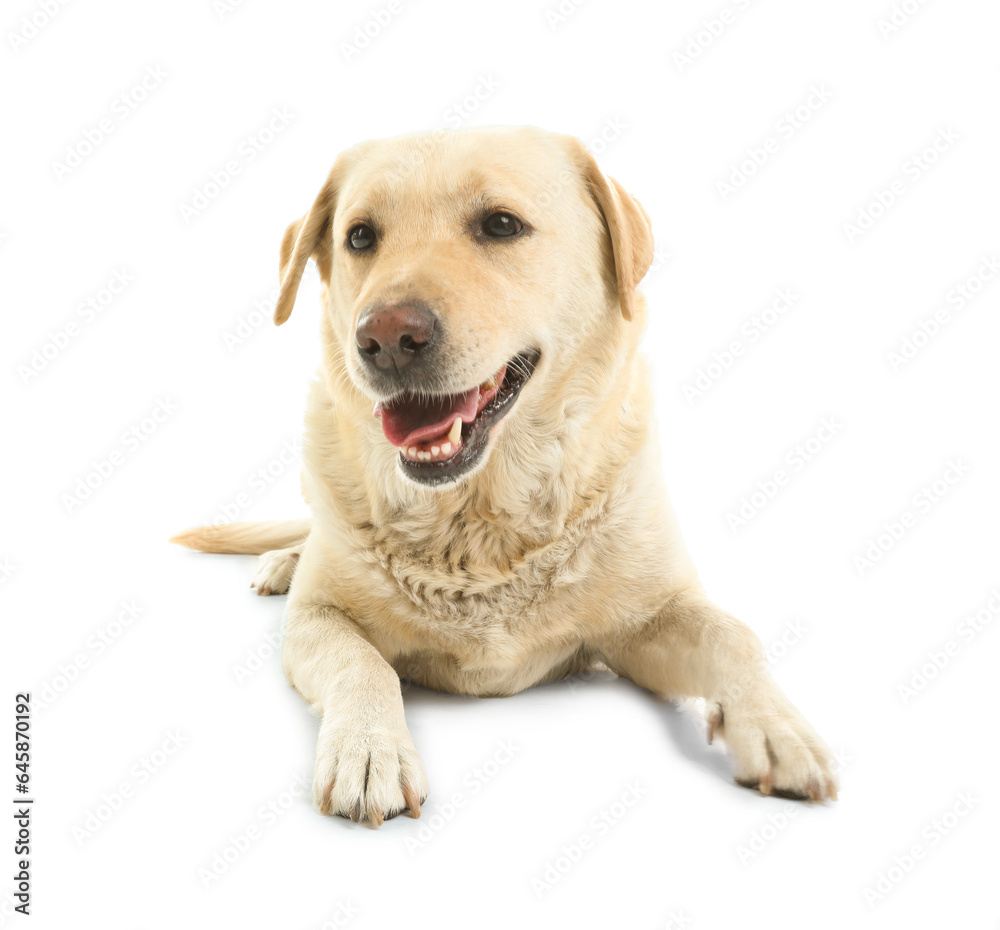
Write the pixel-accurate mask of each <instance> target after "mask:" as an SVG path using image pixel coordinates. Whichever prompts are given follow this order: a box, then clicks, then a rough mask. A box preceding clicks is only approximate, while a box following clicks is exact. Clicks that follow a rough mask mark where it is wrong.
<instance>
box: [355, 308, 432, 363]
mask: <svg viewBox="0 0 1000 930" xmlns="http://www.w3.org/2000/svg"><path fill="white" fill-rule="evenodd" d="M436 322H437V320H436V318H435V317H434V314H433V313H431V312H430V310H427V309H426V308H425V307H420V306H418V305H416V304H392V305H389V306H386V307H380V308H377V309H373V310H369V311H368V312H367V313H365V315H364V316H362V317H361V319H360V320H359V321H358V328H357V330H356V331H355V334H354V336H355V339H356V340H357V343H358V351H359V352H360V353H361V357H362V358H363V359H364V360H365V361H366V362H367V363H368V364H369V365H373V366H375V367H376V368H381V369H383V370H386V369H396V370H397V371H398V370H399V369H400V368H403V367H404V366H406V365H409V364H410V362H412V361H413V360H414V359H415V358H416V357H417V356H418V355H419V354H420V353H421V352H422V351H423V350H424V349H426V348H427V346H428V345H429V344H430V342H431V340H432V339H433V337H434V324H435V323H436Z"/></svg>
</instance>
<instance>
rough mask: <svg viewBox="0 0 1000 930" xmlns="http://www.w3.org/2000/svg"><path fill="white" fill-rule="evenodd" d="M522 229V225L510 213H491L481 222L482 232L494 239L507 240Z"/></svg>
mask: <svg viewBox="0 0 1000 930" xmlns="http://www.w3.org/2000/svg"><path fill="white" fill-rule="evenodd" d="M522 229H524V223H522V222H521V221H520V220H519V219H518V218H517V217H516V216H514V215H513V214H511V213H491V214H490V215H489V216H488V217H486V219H485V220H484V221H483V232H484V233H486V235H487V236H492V237H493V238H494V239H509V238H510V237H511V236H516V235H517V234H518V233H519V232H520V231H521V230H522Z"/></svg>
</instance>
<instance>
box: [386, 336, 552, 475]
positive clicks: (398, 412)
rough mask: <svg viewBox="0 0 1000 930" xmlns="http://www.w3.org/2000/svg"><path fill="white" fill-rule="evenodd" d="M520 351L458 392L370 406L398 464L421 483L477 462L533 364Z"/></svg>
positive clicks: (533, 356)
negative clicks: (480, 380) (393, 448)
mask: <svg viewBox="0 0 1000 930" xmlns="http://www.w3.org/2000/svg"><path fill="white" fill-rule="evenodd" d="M538 357H539V353H538V352H537V350H536V351H530V352H522V353H521V354H520V355H517V356H515V357H514V358H512V359H511V360H510V361H509V362H507V364H506V365H504V366H503V367H502V368H501V369H500V370H499V371H498V372H496V374H494V375H493V376H492V377H490V378H487V379H486V380H485V381H484V382H483V383H482V384H477V385H476V386H475V387H472V388H469V390H467V391H465V392H463V393H461V394H439V395H426V396H421V395H416V394H409V393H408V394H401V395H399V396H398V397H394V398H393V399H392V400H389V401H380V402H379V403H377V404H376V405H375V411H374V413H375V416H377V417H381V419H382V431H383V432H384V433H385V438H386V439H388V440H389V442H391V443H392V444H393V445H394V446H397V447H398V448H399V464H400V466H401V467H402V469H403V471H405V472H406V474H407V475H408V476H409V477H411V478H413V480H415V481H419V482H420V483H421V484H441V483H444V482H447V481H454V480H455V479H456V478H458V477H460V476H461V475H462V474H464V473H465V472H467V471H469V470H470V469H471V468H472V467H473V465H475V463H476V462H477V461H478V460H479V458H480V456H481V455H482V454H483V450H484V449H485V448H486V443H487V441H488V439H489V430H490V427H491V426H493V425H494V424H495V423H497V422H498V421H499V420H500V419H502V418H503V417H504V416H505V415H506V413H507V412H508V411H509V410H510V409H511V407H513V406H514V402H515V401H516V400H517V397H518V395H519V394H520V393H521V388H523V387H524V385H525V384H527V382H528V379H529V378H530V377H531V376H532V374H533V373H534V370H535V365H536V364H538Z"/></svg>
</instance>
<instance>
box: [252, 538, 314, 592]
mask: <svg viewBox="0 0 1000 930" xmlns="http://www.w3.org/2000/svg"><path fill="white" fill-rule="evenodd" d="M300 552H302V547H301V546H294V547H293V548H291V549H274V550H273V551H271V552H265V553H264V554H263V555H262V556H261V557H260V558H259V559H258V560H257V573H256V574H255V575H254V576H253V581H251V582H250V587H251V588H256V589H257V593H258V594H261V595H264V596H266V595H268V594H286V593H287V592H288V586H289V585H290V584H291V583H292V575H293V574H295V566H296V565H297V564H298V561H299V553H300Z"/></svg>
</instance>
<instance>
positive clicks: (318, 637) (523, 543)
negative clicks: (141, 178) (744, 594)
mask: <svg viewBox="0 0 1000 930" xmlns="http://www.w3.org/2000/svg"><path fill="white" fill-rule="evenodd" d="M485 198H488V199H489V202H490V203H494V204H501V205H502V207H503V209H505V210H508V211H510V212H513V213H515V214H516V215H518V216H520V217H522V219H525V220H526V221H528V222H529V223H530V224H531V226H532V227H533V233H532V235H531V237H530V238H529V239H527V240H523V241H521V242H518V243H509V244H507V245H508V246H509V247H507V248H506V250H505V251H490V250H488V249H484V248H483V247H482V245H481V244H477V243H476V242H475V241H473V237H471V236H470V234H469V232H468V216H469V212H470V205H474V204H477V203H479V202H480V201H483V200H484V199H485ZM372 217H374V218H375V219H377V222H378V224H379V227H380V230H382V231H383V232H382V234H381V235H382V237H381V239H380V242H379V251H378V254H377V256H376V258H374V259H371V260H369V259H364V260H362V261H359V259H358V256H357V255H353V254H347V250H346V249H345V246H344V242H345V238H346V235H347V230H348V229H349V228H350V227H351V226H353V225H354V224H355V223H357V222H361V221H368V219H369V218H372ZM310 257H311V258H313V259H314V260H315V261H316V263H317V267H318V269H319V272H320V276H321V279H322V282H323V300H324V314H323V318H322V326H321V339H322V348H323V358H324V364H323V366H322V369H321V371H320V375H319V378H318V379H317V381H316V382H315V384H314V386H313V389H312V392H311V396H310V399H309V404H308V410H307V413H306V438H305V444H304V479H303V481H304V490H305V494H306V498H307V500H308V501H309V503H310V506H311V509H312V513H313V520H312V523H311V525H309V526H306V525H301V524H298V525H296V526H291V525H290V524H281V525H272V524H258V525H257V529H256V530H254V529H253V527H254V525H253V524H243V525H241V526H237V527H231V528H226V527H220V528H212V529H206V530H204V531H191V532H189V533H188V534H186V535H185V536H184V537H182V538H179V539H178V541H179V542H183V543H184V544H186V545H190V546H192V547H193V548H202V549H206V550H208V551H239V552H254V551H256V552H261V551H264V550H266V549H281V550H284V551H283V552H280V553H272V554H270V555H267V556H265V561H264V562H262V566H261V568H260V570H259V573H258V576H257V579H255V584H257V587H258V590H259V592H260V593H272V592H273V593H278V592H280V591H281V590H283V589H284V587H286V586H287V584H288V580H289V578H290V577H291V572H292V570H294V573H295V574H294V579H293V580H292V584H291V589H290V591H289V602H288V608H287V614H286V619H285V642H284V666H285V672H286V674H287V676H288V679H289V681H290V682H291V683H292V685H293V686H294V687H295V688H296V689H297V690H298V691H299V692H300V693H301V694H302V696H303V697H304V698H305V699H306V700H308V701H309V702H311V703H312V704H314V705H316V706H318V708H319V709H320V710H321V712H322V714H323V723H322V727H321V731H320V735H319V745H318V747H317V761H316V771H315V781H314V800H315V803H316V806H317V807H318V808H319V810H321V811H323V812H324V813H338V814H344V815H347V816H351V817H352V818H354V819H355V820H360V819H367V820H368V821H370V822H372V823H374V824H376V825H378V824H380V823H381V822H382V820H383V818H385V817H387V816H391V815H393V814H395V813H397V812H399V811H401V810H403V809H406V808H409V809H410V811H411V813H412V814H413V815H414V816H416V815H418V814H419V806H420V803H421V802H422V801H423V800H424V799H425V798H426V796H427V790H428V786H427V780H426V776H425V775H424V772H423V769H422V767H421V764H420V759H419V756H418V755H417V750H416V748H415V747H414V745H413V742H412V740H411V739H410V735H409V732H408V731H407V728H406V723H405V720H404V715H403V702H402V696H401V693H400V684H399V678H400V676H405V677H408V678H410V679H412V680H414V681H415V682H418V683H420V684H423V685H426V686H428V687H431V688H438V689H442V690H446V691H454V692H459V693H464V694H475V695H509V694H515V693H516V692H518V691H520V690H522V689H524V688H527V687H530V686H531V685H533V684H536V683H538V682H541V681H545V680H546V679H551V678H553V677H557V676H564V675H568V674H572V673H574V672H579V671H583V670H585V669H588V668H591V667H593V666H594V665H595V664H597V663H603V664H606V665H607V666H608V667H609V668H611V669H612V670H614V671H615V672H617V673H618V674H620V675H623V676H625V677H627V678H630V679H632V680H633V681H635V682H637V683H639V684H640V685H642V686H644V687H646V688H648V689H650V690H651V691H654V692H656V693H657V694H660V695H663V696H666V697H681V696H696V697H702V698H704V699H705V700H706V701H707V702H708V706H709V714H710V723H709V725H710V731H711V732H714V733H721V734H723V735H724V738H725V741H726V743H727V745H728V748H729V750H730V752H731V754H732V757H733V761H734V765H735V770H736V777H737V780H738V781H739V782H741V783H742V784H746V785H751V786H759V788H760V789H761V790H762V791H763V792H765V793H768V792H770V791H783V792H788V793H790V794H792V795H795V796H800V797H811V798H813V799H815V800H823V799H826V798H835V797H836V790H837V778H836V775H835V773H834V771H833V768H832V765H831V756H830V753H829V751H828V750H827V748H826V746H825V745H824V744H823V742H822V741H821V740H820V739H819V737H818V736H817V735H816V733H815V732H814V731H813V730H812V728H811V727H810V726H809V724H808V723H807V722H806V721H805V720H804V719H803V717H802V716H801V715H800V714H799V713H798V711H797V710H796V709H795V708H794V706H793V705H792V704H791V703H790V702H789V701H788V699H787V698H786V697H785V696H784V695H783V694H782V692H781V691H780V690H779V689H778V687H777V685H776V684H775V683H774V681H773V680H772V678H771V676H770V675H769V673H768V671H767V668H766V664H765V660H764V655H763V650H762V648H761V644H760V642H759V640H758V639H757V637H756V636H755V635H754V634H753V633H752V632H751V631H750V630H749V629H748V628H747V627H746V626H745V625H743V624H742V623H741V622H740V621H738V620H736V619H735V618H734V617H732V616H730V615H729V614H727V613H725V612H724V611H722V610H721V609H720V608H718V607H716V606H715V605H714V604H713V603H712V602H711V601H710V600H708V599H707V598H706V596H705V595H704V593H703V591H702V588H701V585H700V583H699V580H698V576H697V573H696V571H695V569H694V566H693V565H692V563H691V560H690V558H689V556H688V553H687V551H686V549H685V547H684V544H683V541H682V538H681V534H680V531H679V529H678V526H677V522H676V519H675V517H674V513H673V510H672V508H671V505H670V503H669V500H668V498H667V494H666V490H665V488H664V485H663V481H662V478H661V473H660V463H659V461H658V452H657V449H658V445H657V439H656V436H655V434H654V426H653V424H654V417H653V409H652V394H651V390H650V379H649V374H648V371H647V367H646V364H645V362H644V361H643V360H642V358H641V357H640V356H639V354H638V351H637V350H638V344H639V339H640V336H641V333H642V328H643V325H644V320H645V313H646V310H645V304H644V300H643V298H642V296H641V295H640V294H639V293H638V292H637V291H636V290H635V288H636V285H637V284H638V282H639V281H640V280H641V278H642V276H643V275H644V274H645V272H646V270H647V269H648V267H649V264H650V262H651V260H652V235H651V231H650V228H649V221H648V218H647V217H646V214H645V212H644V211H643V210H642V208H641V207H640V206H639V205H638V203H637V202H636V201H635V200H634V199H633V198H632V197H630V196H629V195H628V194H627V193H626V192H625V191H624V190H623V189H622V188H621V187H620V186H619V185H618V184H617V183H616V182H614V181H612V180H610V179H608V178H606V177H605V176H604V175H603V174H602V173H601V172H600V170H599V169H598V167H597V165H596V164H595V163H594V160H593V158H592V157H591V156H590V155H589V154H588V153H587V152H586V150H585V149H584V148H583V146H582V145H581V144H580V143H579V142H578V141H576V140H574V139H571V138H569V137H564V136H558V135H553V134H550V133H545V132H542V131H540V130H534V129H510V128H498V129H489V130H467V131H461V132H441V133H434V134H427V135H421V136H410V137H405V138H401V139H394V140H388V141H379V142H369V143H365V144H363V145H361V146H358V147H357V148H355V149H352V150H350V151H348V152H346V153H345V154H343V155H341V157H340V158H339V159H338V160H337V162H336V164H335V165H334V168H333V170H332V171H331V173H330V176H329V177H328V179H327V181H326V183H325V184H324V186H323V188H322V190H321V192H320V194H319V196H318V197H317V199H316V201H315V203H314V205H313V207H312V209H311V210H310V211H309V213H308V214H307V215H306V216H305V217H303V218H302V219H301V220H299V221H298V222H296V223H293V224H292V226H291V227H289V230H288V232H287V233H286V236H285V240H284V242H283V244H282V255H281V270H282V290H281V296H280V298H279V300H278V305H277V308H276V314H275V319H276V321H277V322H278V323H281V322H284V320H286V319H287V318H288V316H289V314H290V313H291V309H292V305H293V303H294V299H295V293H296V290H297V287H298V281H299V278H300V276H301V274H302V270H303V268H304V267H305V264H306V262H307V260H308V259H309V258H310ZM414 295H418V296H419V297H420V298H421V299H423V300H425V301H426V302H427V303H429V304H430V305H432V306H433V307H434V309H435V313H436V314H437V315H438V316H439V318H440V319H441V320H442V322H443V324H444V332H445V333H446V336H447V339H448V340H449V342H448V344H447V348H448V357H449V359H450V361H449V364H448V366H447V370H443V371H441V372H440V374H439V378H440V381H439V383H438V384H437V385H436V388H437V390H439V391H441V392H446V393H457V392H459V391H464V390H466V389H467V388H468V387H469V386H470V385H475V384H477V383H480V382H481V381H483V380H484V379H485V378H486V377H488V376H489V375H490V374H491V373H492V372H494V371H496V370H497V369H498V368H499V367H500V366H501V365H502V364H503V362H504V361H505V360H507V359H509V358H511V357H512V356H514V355H515V354H517V353H518V352H520V351H522V350H524V349H525V348H528V347H538V348H539V349H540V350H541V356H540V361H539V364H538V366H537V369H536V370H535V373H534V375H533V377H532V378H531V380H530V381H529V382H528V384H527V385H526V386H525V388H524V390H523V391H522V393H521V395H520V397H519V398H518V400H517V402H516V404H515V406H514V408H513V409H512V411H511V412H510V413H509V414H508V416H507V417H506V418H505V419H503V420H501V421H500V422H499V423H498V424H497V425H496V426H495V427H494V428H493V430H492V433H491V437H490V442H489V445H488V449H487V455H486V457H485V461H484V462H483V463H482V465H481V466H480V467H479V468H478V470H476V471H475V472H474V473H473V474H471V475H470V476H468V477H467V478H465V479H463V480H461V481H460V482H458V483H457V484H453V485H450V486H447V487H444V488H434V489H431V488H427V487H424V486H420V485H417V484H415V483H414V482H412V481H411V480H409V479H408V478H407V477H406V476H405V475H404V474H403V473H402V471H401V469H400V468H399V466H398V464H397V457H398V454H399V453H398V450H397V449H396V448H395V447H394V446H392V445H391V444H390V443H389V442H388V441H387V440H386V439H385V437H384V436H383V434H382V431H381V428H380V426H379V421H378V420H377V419H376V418H374V417H373V416H372V403H373V400H374V399H375V397H376V395H375V393H374V392H373V391H372V389H371V387H370V386H369V384H368V382H367V380H366V374H365V371H364V370H363V369H362V367H361V365H360V362H359V359H358V356H357V352H356V351H355V350H354V330H355V326H356V324H357V322H358V319H359V316H360V314H361V312H362V310H363V308H365V307H366V306H369V305H370V304H371V303H372V302H373V301H375V300H383V301H388V300H393V299H406V298H408V299H412V298H413V296H414ZM199 533H200V534H201V535H199ZM255 540H256V541H255ZM227 546H229V548H227ZM296 561H297V565H296ZM265 589H266V590H265ZM711 732H710V738H711Z"/></svg>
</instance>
